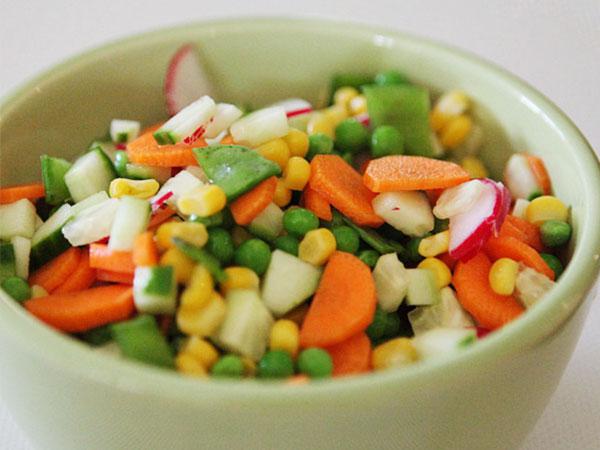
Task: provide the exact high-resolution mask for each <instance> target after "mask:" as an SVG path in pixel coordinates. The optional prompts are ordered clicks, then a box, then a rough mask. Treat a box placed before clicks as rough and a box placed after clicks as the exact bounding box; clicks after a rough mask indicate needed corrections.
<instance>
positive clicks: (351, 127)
mask: <svg viewBox="0 0 600 450" xmlns="http://www.w3.org/2000/svg"><path fill="white" fill-rule="evenodd" d="M368 142H369V132H368V131H367V128H366V127H365V126H364V125H363V124H362V123H360V122H359V121H358V120H356V119H352V118H350V119H344V120H342V121H341V122H340V123H339V124H338V126H337V127H335V146H336V148H338V149H339V150H340V151H342V152H348V153H358V152H360V151H361V150H362V149H363V148H365V147H366V146H367V144H368Z"/></svg>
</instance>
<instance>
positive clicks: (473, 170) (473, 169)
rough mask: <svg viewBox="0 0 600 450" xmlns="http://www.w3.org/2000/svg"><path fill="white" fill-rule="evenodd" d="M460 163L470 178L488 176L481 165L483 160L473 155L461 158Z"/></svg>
mask: <svg viewBox="0 0 600 450" xmlns="http://www.w3.org/2000/svg"><path fill="white" fill-rule="evenodd" d="M460 165H461V167H462V168H463V169H465V170H466V171H467V173H468V174H469V175H470V176H471V178H487V177H488V171H487V169H486V168H485V166H484V165H483V161H481V160H480V159H479V158H475V157H474V156H467V157H465V158H463V160H462V161H461V162H460Z"/></svg>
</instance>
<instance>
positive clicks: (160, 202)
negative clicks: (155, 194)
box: [151, 191, 173, 214]
mask: <svg viewBox="0 0 600 450" xmlns="http://www.w3.org/2000/svg"><path fill="white" fill-rule="evenodd" d="M171 197H173V191H169V192H167V193H166V194H164V195H161V196H160V197H159V198H157V199H156V200H154V201H153V202H152V204H151V206H152V214H154V213H156V211H158V210H159V209H160V208H162V206H163V205H164V204H165V203H166V201H167V200H169V199H170V198H171Z"/></svg>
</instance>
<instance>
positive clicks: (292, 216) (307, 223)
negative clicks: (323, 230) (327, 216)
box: [283, 208, 319, 236]
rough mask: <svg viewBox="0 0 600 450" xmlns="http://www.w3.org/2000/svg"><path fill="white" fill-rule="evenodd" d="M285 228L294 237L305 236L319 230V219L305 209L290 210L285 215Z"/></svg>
mask: <svg viewBox="0 0 600 450" xmlns="http://www.w3.org/2000/svg"><path fill="white" fill-rule="evenodd" d="M283 228H284V229H285V231H287V232H288V233H290V234H292V235H294V236H304V235H305V234H306V233H308V232H309V231H311V230H316V229H317V228H319V218H318V217H317V216H316V215H315V213H313V212H312V211H309V210H308V209H305V208H289V209H288V210H286V212H285V213H284V214H283Z"/></svg>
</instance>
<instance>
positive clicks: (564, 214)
mask: <svg viewBox="0 0 600 450" xmlns="http://www.w3.org/2000/svg"><path fill="white" fill-rule="evenodd" d="M525 217H526V218H527V221H529V222H531V223H534V224H536V225H541V224H542V223H544V222H546V221H547V220H562V221H563V222H566V221H567V219H568V217H569V208H568V207H567V206H566V205H565V204H564V203H563V202H561V201H560V200H559V199H557V198H556V197H554V196H552V195H542V196H541V197H538V198H534V199H533V200H532V201H531V202H530V203H529V205H527V209H526V210H525Z"/></svg>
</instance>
